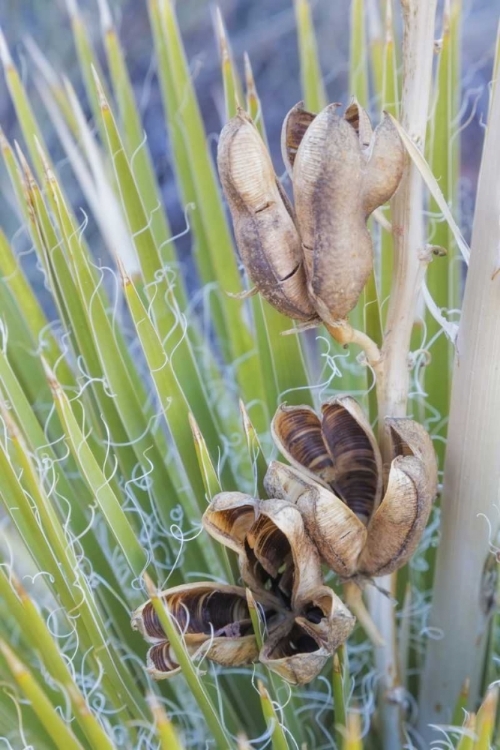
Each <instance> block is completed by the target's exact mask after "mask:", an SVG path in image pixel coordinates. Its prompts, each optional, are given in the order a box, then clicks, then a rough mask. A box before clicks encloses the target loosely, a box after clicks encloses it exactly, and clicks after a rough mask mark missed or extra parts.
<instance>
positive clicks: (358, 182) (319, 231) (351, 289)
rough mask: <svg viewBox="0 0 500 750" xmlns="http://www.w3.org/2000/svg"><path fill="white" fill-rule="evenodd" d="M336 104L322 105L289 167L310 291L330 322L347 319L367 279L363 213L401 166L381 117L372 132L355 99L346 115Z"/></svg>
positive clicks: (387, 191)
mask: <svg viewBox="0 0 500 750" xmlns="http://www.w3.org/2000/svg"><path fill="white" fill-rule="evenodd" d="M336 109H337V105H329V106H328V107H326V108H325V109H324V110H323V111H322V112H320V113H319V114H318V115H317V116H316V117H315V119H314V120H313V121H312V122H311V123H310V125H309V127H308V128H307V129H306V131H305V133H304V135H303V137H302V141H301V142H300V145H299V147H298V150H297V154H296V158H295V162H294V166H293V187H294V196H295V208H296V216H297V224H298V228H299V232H300V235H301V238H302V246H303V253H304V262H305V268H306V274H307V279H308V289H309V295H310V298H311V300H312V302H313V304H314V306H315V308H316V310H317V312H318V314H319V316H320V317H321V318H322V319H323V320H324V321H325V322H326V323H328V324H330V325H335V324H336V323H338V322H339V321H341V320H343V319H345V318H346V317H347V315H348V313H349V312H350V311H351V310H352V309H353V308H354V307H355V305H356V303H357V301H358V299H359V295H360V294H361V292H362V290H363V287H364V286H365V284H366V282H367V280H368V277H369V275H370V273H371V271H372V268H373V248H372V242H371V237H370V235H369V233H368V231H367V229H366V219H367V217H368V215H369V214H370V213H371V212H372V211H373V210H374V209H375V208H377V206H380V205H381V204H382V203H384V202H385V201H386V200H388V198H389V197H390V196H391V195H392V194H393V193H394V191H395V190H396V188H397V186H398V184H399V180H400V178H401V175H402V170H403V165H404V152H403V146H402V144H401V140H400V138H399V135H398V134H397V132H396V131H395V128H394V127H393V126H392V123H391V122H390V120H389V119H388V118H385V119H384V121H383V122H382V124H381V125H380V126H378V128H377V129H376V130H375V132H374V133H373V134H372V132H371V124H370V122H369V119H368V116H367V115H366V112H365V111H364V110H363V109H362V108H361V107H360V106H359V105H358V104H357V102H355V101H354V102H353V103H352V104H351V105H350V106H349V108H348V109H347V111H346V115H345V117H340V116H339V115H337V114H336ZM292 142H293V141H292Z"/></svg>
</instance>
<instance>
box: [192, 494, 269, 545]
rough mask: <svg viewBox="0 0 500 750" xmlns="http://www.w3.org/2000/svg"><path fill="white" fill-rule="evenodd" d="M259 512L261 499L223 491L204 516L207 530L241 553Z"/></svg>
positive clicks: (203, 521) (203, 520) (218, 539)
mask: <svg viewBox="0 0 500 750" xmlns="http://www.w3.org/2000/svg"><path fill="white" fill-rule="evenodd" d="M258 513H259V501H258V500H255V499H254V498H253V497H251V496H250V495H245V494H244V493H243V492H221V493H219V494H218V495H216V496H215V497H214V499H213V500H212V502H211V503H210V505H209V506H208V508H207V509H206V511H205V513H204V514H203V517H202V519H201V520H202V523H203V526H204V528H205V529H206V531H208V533H209V534H210V536H213V538H214V539H216V540H217V541H218V542H220V543H221V544H224V545H225V546H226V547H230V548H231V549H232V550H234V551H235V552H237V553H238V555H241V554H243V553H244V551H245V537H246V535H247V532H248V530H249V529H250V527H251V526H252V525H253V523H254V522H255V520H256V518H257V515H258Z"/></svg>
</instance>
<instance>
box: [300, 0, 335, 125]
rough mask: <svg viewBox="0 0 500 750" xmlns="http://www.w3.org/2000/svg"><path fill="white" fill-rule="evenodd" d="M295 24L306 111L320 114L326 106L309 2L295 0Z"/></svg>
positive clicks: (307, 0)
mask: <svg viewBox="0 0 500 750" xmlns="http://www.w3.org/2000/svg"><path fill="white" fill-rule="evenodd" d="M294 8H295V23H296V25H297V35H298V43H299V60H300V77H301V84H302V93H303V97H304V104H305V107H306V109H308V110H310V111H311V112H320V111H321V110H322V109H323V107H324V106H325V105H326V101H327V99H326V94H325V88H324V85H323V79H322V76H321V68H320V64H319V58H318V48H317V44H316V36H315V33H314V26H313V22H312V18H311V8H310V5H309V0H294Z"/></svg>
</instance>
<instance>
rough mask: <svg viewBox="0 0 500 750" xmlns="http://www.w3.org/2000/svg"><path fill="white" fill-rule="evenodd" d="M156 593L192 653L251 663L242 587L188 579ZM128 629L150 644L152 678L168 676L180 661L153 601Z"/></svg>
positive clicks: (253, 652) (252, 642)
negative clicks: (131, 629)
mask: <svg viewBox="0 0 500 750" xmlns="http://www.w3.org/2000/svg"><path fill="white" fill-rule="evenodd" d="M160 598H162V599H164V601H165V603H166V604H167V605H168V607H169V611H170V614H171V615H172V617H173V618H174V620H175V622H176V623H177V625H178V627H179V629H180V631H181V632H182V634H183V639H184V644H185V647H186V649H187V651H188V653H189V654H190V655H191V656H192V657H193V658H196V657H200V656H202V655H205V656H206V657H207V658H208V659H210V660H211V661H214V662H216V663H217V664H222V665H226V666H239V665H241V664H250V663H251V662H252V661H255V660H256V659H257V656H258V648H257V642H256V639H255V635H254V633H253V628H252V622H251V618H250V613H249V610H248V605H247V600H246V593H245V589H243V588H240V587H239V586H229V585H227V584H218V583H212V582H204V583H190V584H184V585H181V586H176V587H174V588H171V589H168V590H167V591H163V592H162V593H161V594H160ZM132 628H133V629H134V630H138V631H139V632H140V633H141V634H142V636H143V637H144V638H145V639H146V640H147V641H149V642H150V643H152V644H153V646H152V647H151V648H150V649H149V651H148V654H147V668H148V671H149V672H150V674H151V675H152V677H154V679H156V680H161V679H165V678H167V677H172V676H173V675H175V674H177V673H178V672H179V665H178V663H177V660H176V658H175V654H174V652H173V650H172V647H171V645H170V643H169V641H168V639H167V637H166V635H165V632H164V631H163V628H162V626H161V623H160V620H159V618H158V616H157V614H156V612H155V609H154V607H153V605H152V603H151V601H150V600H149V601H147V602H145V603H144V604H143V605H142V606H141V607H139V609H137V610H136V611H135V612H134V614H133V615H132Z"/></svg>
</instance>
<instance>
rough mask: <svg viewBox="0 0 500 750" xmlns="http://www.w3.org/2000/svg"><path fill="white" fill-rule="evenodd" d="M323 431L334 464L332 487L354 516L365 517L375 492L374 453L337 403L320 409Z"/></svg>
mask: <svg viewBox="0 0 500 750" xmlns="http://www.w3.org/2000/svg"><path fill="white" fill-rule="evenodd" d="M323 434H324V436H325V440H326V443H327V445H328V448H329V450H330V453H331V456H332V458H333V461H334V465H335V473H336V477H335V480H334V481H333V482H331V483H330V486H331V488H332V490H333V491H334V492H335V494H336V495H338V496H339V497H340V498H341V499H342V500H343V501H344V502H345V503H346V505H348V506H349V508H350V509H351V510H352V511H353V513H356V515H358V516H362V517H364V518H368V517H369V516H370V514H371V512H372V510H373V503H374V500H375V496H376V493H377V481H378V471H377V463H376V460H375V454H374V452H373V448H372V445H371V443H370V440H369V438H368V436H367V435H366V433H365V431H364V430H363V428H362V427H361V426H360V425H359V424H358V423H357V422H356V420H355V419H354V418H353V417H352V416H351V414H349V412H348V411H347V410H346V409H344V408H343V407H342V406H341V405H330V406H329V407H328V408H327V409H324V412H323Z"/></svg>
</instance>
